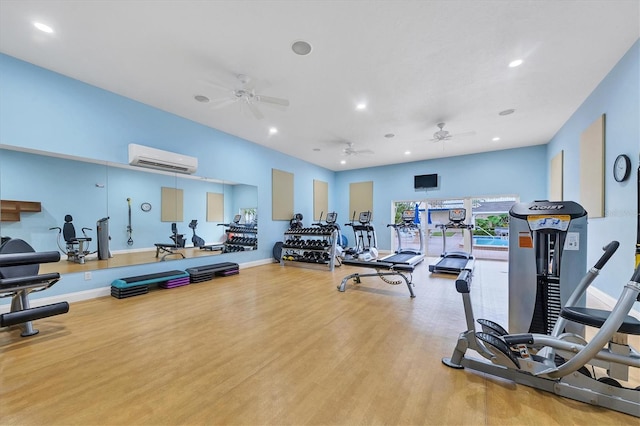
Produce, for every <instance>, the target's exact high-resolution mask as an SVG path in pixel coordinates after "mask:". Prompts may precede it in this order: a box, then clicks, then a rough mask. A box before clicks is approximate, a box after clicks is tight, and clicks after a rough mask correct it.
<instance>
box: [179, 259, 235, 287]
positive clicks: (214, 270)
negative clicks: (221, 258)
mask: <svg viewBox="0 0 640 426" xmlns="http://www.w3.org/2000/svg"><path fill="white" fill-rule="evenodd" d="M187 272H188V273H189V277H190V278H191V282H192V283H200V282H203V281H209V280H212V279H213V278H214V277H226V276H228V275H235V274H238V273H240V266H239V265H238V264H237V263H232V262H223V263H214V264H212V265H204V266H198V267H196V268H187Z"/></svg>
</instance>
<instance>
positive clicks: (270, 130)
mask: <svg viewBox="0 0 640 426" xmlns="http://www.w3.org/2000/svg"><path fill="white" fill-rule="evenodd" d="M276 133H278V129H276V128H275V127H270V128H269V134H270V135H275V134H276Z"/></svg>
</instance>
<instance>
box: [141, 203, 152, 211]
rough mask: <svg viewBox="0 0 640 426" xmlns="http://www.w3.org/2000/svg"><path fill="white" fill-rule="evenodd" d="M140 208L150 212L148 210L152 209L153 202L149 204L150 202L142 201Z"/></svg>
mask: <svg viewBox="0 0 640 426" xmlns="http://www.w3.org/2000/svg"><path fill="white" fill-rule="evenodd" d="M140 209H141V210H142V211H143V212H148V211H150V210H151V204H149V203H142V204H140Z"/></svg>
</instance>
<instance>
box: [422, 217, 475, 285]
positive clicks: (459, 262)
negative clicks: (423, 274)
mask: <svg viewBox="0 0 640 426" xmlns="http://www.w3.org/2000/svg"><path fill="white" fill-rule="evenodd" d="M466 218H467V210H466V209H463V208H459V209H450V210H449V223H446V224H439V225H436V227H437V228H440V229H442V251H443V253H442V254H441V259H440V260H439V261H438V263H436V264H435V265H429V272H434V273H444V274H456V275H458V274H459V273H460V272H462V271H463V270H465V269H466V270H472V269H473V256H472V255H471V253H467V252H466V251H446V250H447V232H446V231H447V229H462V235H463V237H464V230H465V229H466V230H467V231H469V232H471V230H472V229H473V225H468V224H466V223H464V220H465V219H466ZM471 240H472V241H471V247H472V250H473V236H472V237H471Z"/></svg>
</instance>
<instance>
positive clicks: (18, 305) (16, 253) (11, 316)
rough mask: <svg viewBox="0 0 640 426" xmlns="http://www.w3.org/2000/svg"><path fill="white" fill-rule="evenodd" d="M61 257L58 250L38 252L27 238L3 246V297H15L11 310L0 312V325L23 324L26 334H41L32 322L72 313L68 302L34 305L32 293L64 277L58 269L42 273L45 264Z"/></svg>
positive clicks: (0, 264)
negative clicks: (42, 265)
mask: <svg viewBox="0 0 640 426" xmlns="http://www.w3.org/2000/svg"><path fill="white" fill-rule="evenodd" d="M59 260H60V253H59V252H57V251H48V252H35V251H34V249H33V248H32V247H31V246H30V245H29V244H27V243H26V242H25V241H23V240H20V239H8V240H6V241H4V242H3V243H2V245H0V297H11V310H10V312H8V313H6V314H2V315H0V327H9V326H12V325H19V326H20V327H21V328H22V333H21V334H20V335H21V336H22V337H26V336H32V335H34V334H38V330H35V329H34V328H33V324H32V322H31V321H33V320H36V319H40V318H47V317H51V316H54V315H60V314H65V313H67V312H69V303H68V302H59V303H53V304H51V305H45V306H38V307H36V308H32V307H31V306H30V304H29V294H30V293H35V292H38V291H43V290H46V289H48V288H49V287H51V286H53V285H54V284H55V283H57V282H58V281H59V280H60V274H59V273H57V272H54V273H49V274H41V275H38V271H39V269H40V264H41V263H52V262H58V261H59Z"/></svg>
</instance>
